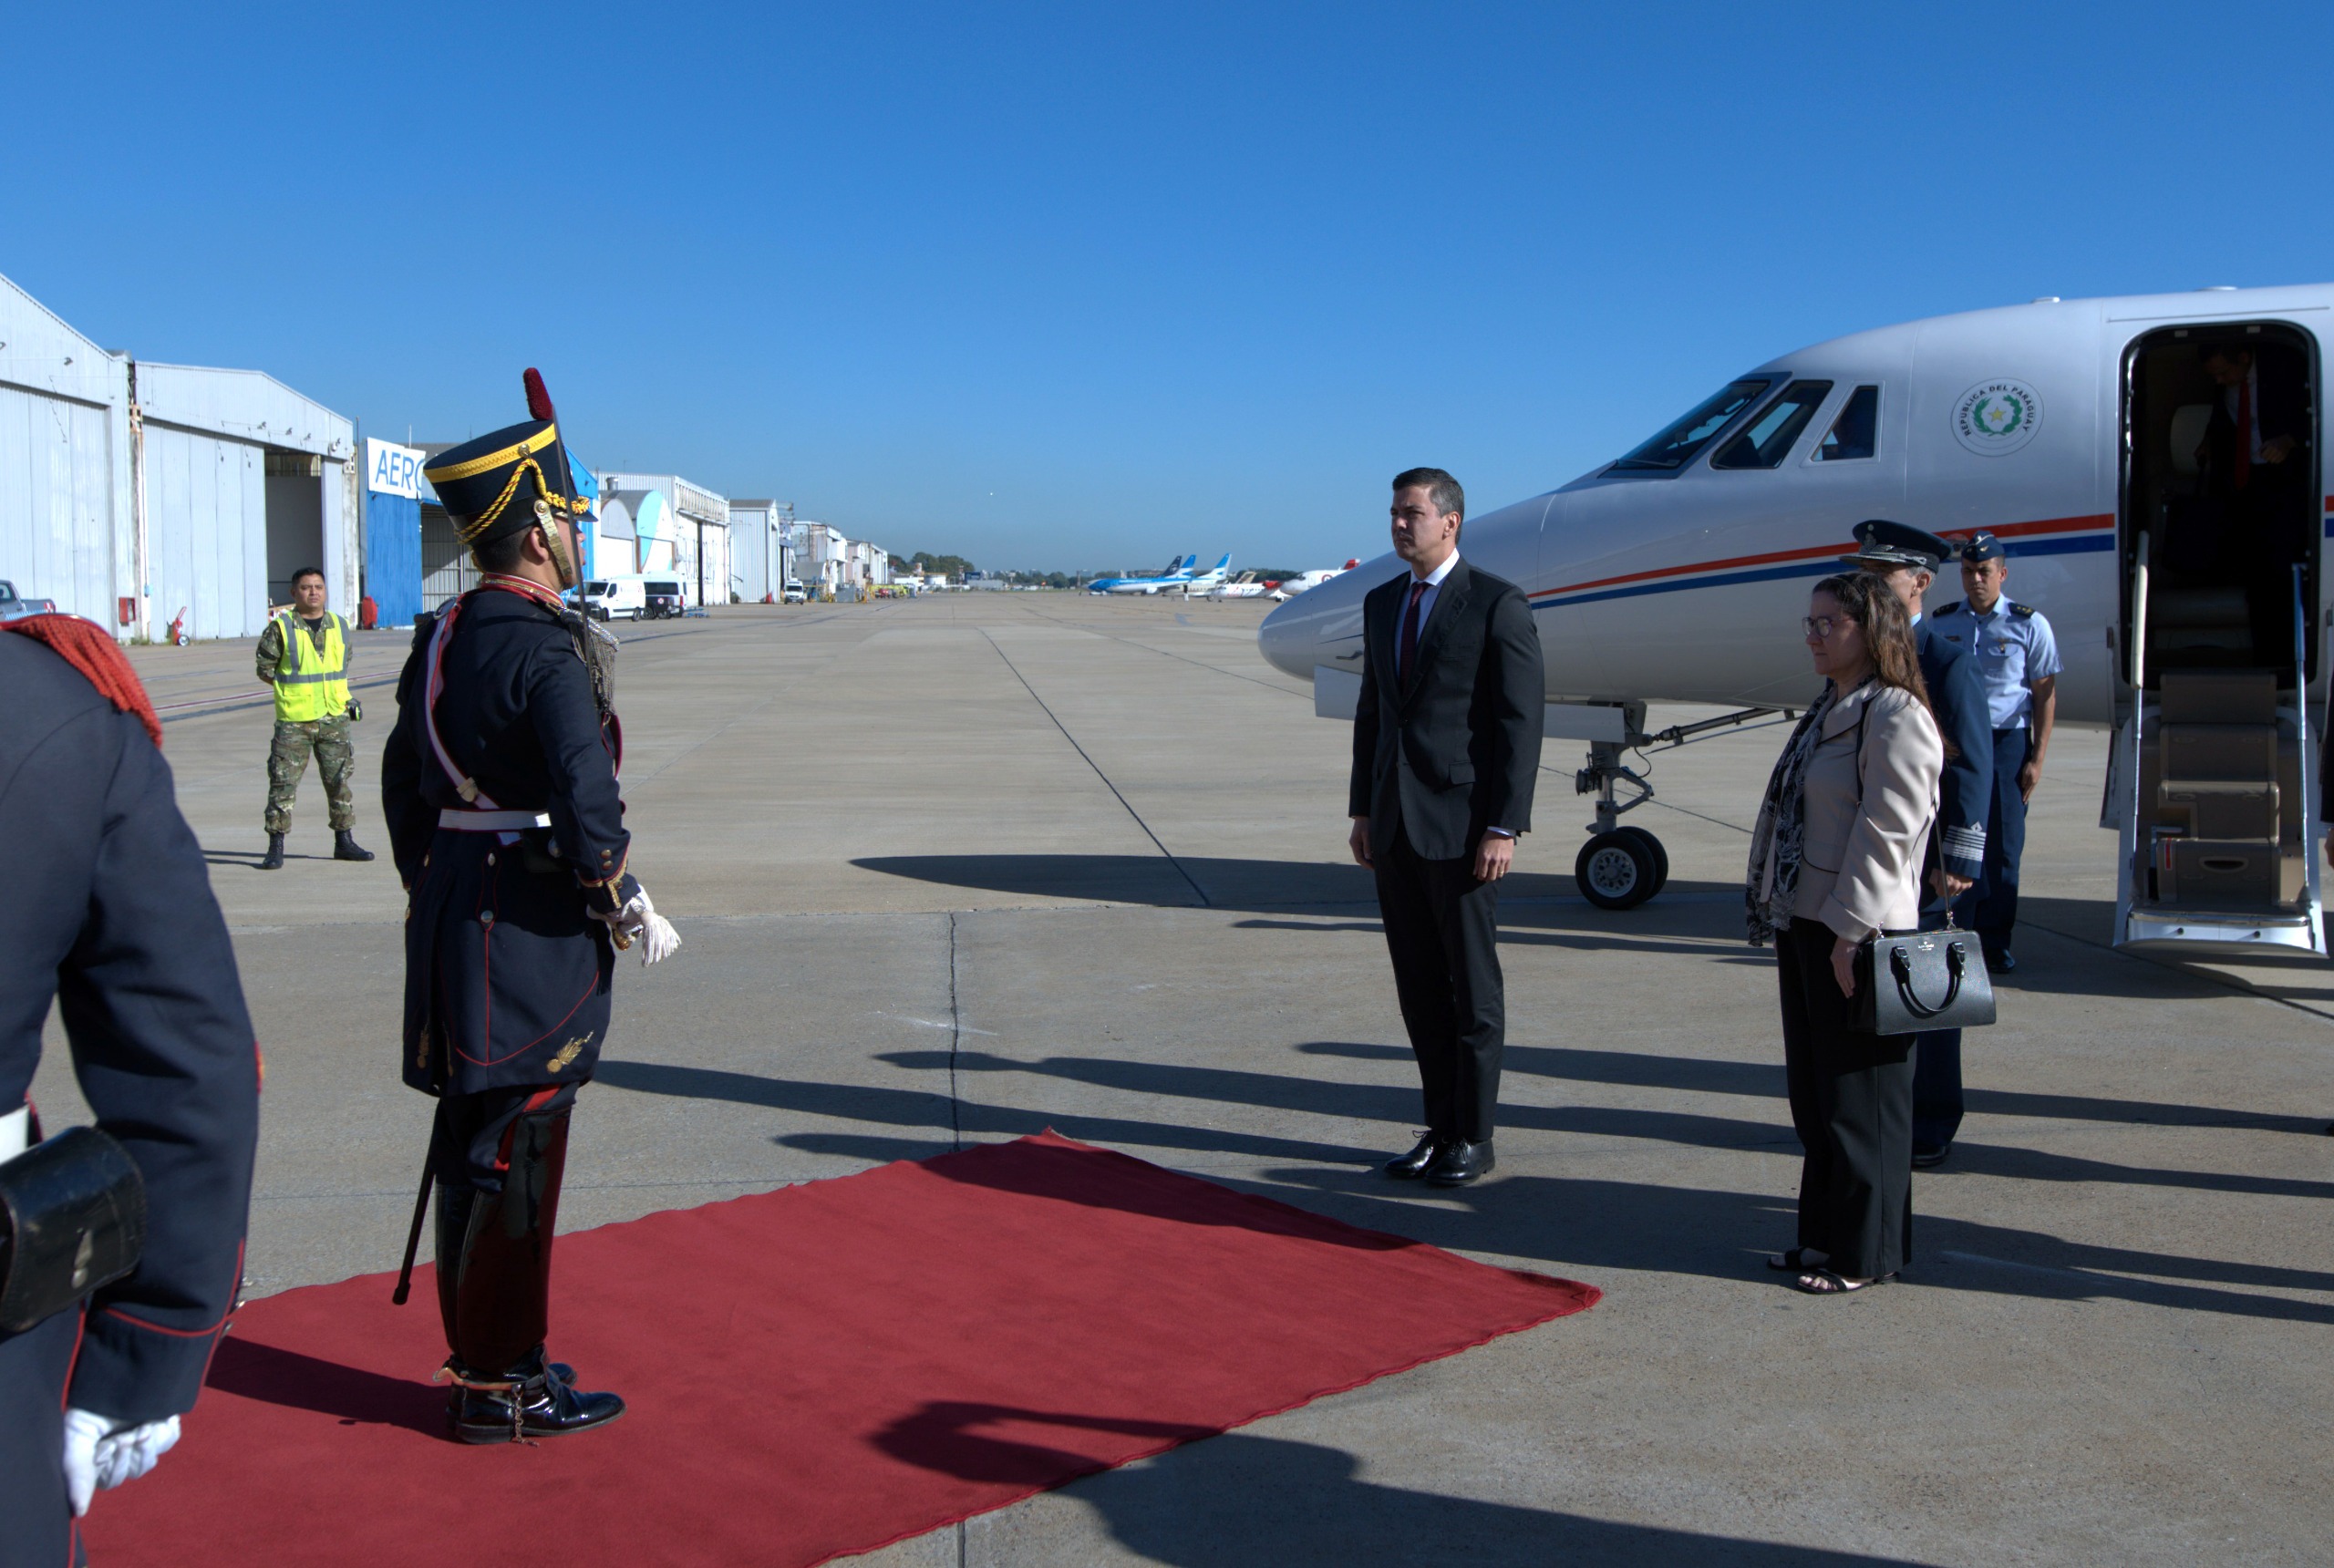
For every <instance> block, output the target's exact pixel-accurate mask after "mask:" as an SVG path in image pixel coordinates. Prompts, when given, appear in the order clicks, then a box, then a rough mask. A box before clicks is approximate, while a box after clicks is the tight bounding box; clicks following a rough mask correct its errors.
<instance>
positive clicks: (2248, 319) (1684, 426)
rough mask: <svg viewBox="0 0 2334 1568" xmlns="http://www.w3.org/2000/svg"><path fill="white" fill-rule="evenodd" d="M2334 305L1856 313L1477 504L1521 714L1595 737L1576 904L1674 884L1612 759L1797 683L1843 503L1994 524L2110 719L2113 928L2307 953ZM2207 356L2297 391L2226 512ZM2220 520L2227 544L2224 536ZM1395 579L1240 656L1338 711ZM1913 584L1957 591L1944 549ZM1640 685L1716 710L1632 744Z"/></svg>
mask: <svg viewBox="0 0 2334 1568" xmlns="http://www.w3.org/2000/svg"><path fill="white" fill-rule="evenodd" d="M2329 313H2334V284H2319V285H2307V286H2298V287H2291V288H2259V289H2244V290H2234V289H2207V290H2200V291H2197V292H2195V293H2188V294H2147V295H2138V296H2131V297H2124V298H2113V299H2091V300H2060V299H2041V300H2037V301H2035V302H2033V303H2032V304H2023V305H2015V306H2009V307H2005V308H2001V309H1994V310H1981V311H1974V312H1969V313H1967V314H1963V315H1947V316H1937V317H1933V318H1930V319H1928V320H1924V321H1915V322H1909V323H1905V324H1903V325H1895V326H1885V327H1881V328H1878V329H1876V330H1874V331H1869V332H1860V333H1856V334H1854V335H1849V336H1846V337H1840V338H1835V339H1833V340H1832V341H1830V342H1827V343H1820V344H1817V345H1814V346H1812V347H1808V348H1805V349H1802V350H1801V351H1799V352H1797V353H1795V354H1787V355H1784V356H1781V357H1780V358H1777V359H1773V360H1770V361H1769V362H1768V363H1766V364H1765V365H1762V366H1758V367H1757V368H1755V369H1752V370H1749V371H1746V372H1744V373H1743V374H1742V375H1740V376H1739V377H1735V378H1734V379H1733V380H1731V381H1730V382H1729V383H1728V384H1727V385H1726V386H1725V387H1723V388H1721V389H1720V391H1719V392H1718V393H1717V394H1716V395H1715V396H1713V397H1709V399H1707V400H1705V401H1704V402H1702V403H1700V404H1699V405H1697V406H1696V407H1694V408H1693V409H1692V410H1690V411H1689V413H1687V414H1686V415H1685V417H1684V418H1680V419H1678V420H1677V421H1676V422H1675V423H1673V424H1670V425H1668V426H1666V427H1664V428H1662V429H1661V430H1660V431H1659V432H1658V434H1657V435H1655V436H1654V437H1653V438H1651V439H1650V440H1648V441H1647V442H1645V443H1644V444H1643V445H1642V446H1639V447H1637V449H1634V450H1632V451H1631V452H1629V453H1627V455H1625V456H1623V457H1620V458H1618V459H1615V460H1614V461H1612V462H1609V463H1606V464H1604V465H1603V466H1601V467H1599V468H1596V469H1593V470H1591V471H1590V472H1588V473H1586V474H1584V475H1583V476H1582V477H1580V478H1579V479H1577V480H1574V481H1573V482H1572V483H1570V484H1568V485H1565V486H1564V487H1562V488H1561V489H1558V490H1552V491H1549V492H1548V493H1546V494H1544V495H1540V496H1535V497H1534V498H1533V499H1531V500H1525V501H1521V502H1518V503H1516V504H1514V505H1511V506H1507V507H1503V508H1502V509H1500V510H1499V511H1491V512H1486V513H1484V514H1483V515H1482V516H1480V517H1475V518H1471V519H1470V520H1469V521H1468V522H1467V524H1466V527H1465V529H1464V531H1463V532H1462V533H1461V540H1460V549H1461V552H1463V553H1464V554H1465V555H1466V556H1467V557H1468V559H1469V560H1471V561H1472V562H1476V563H1477V564H1479V565H1481V566H1483V567H1485V568H1488V569H1489V570H1490V571H1492V572H1494V573H1498V574H1500V575H1501V576H1503V577H1507V578H1509V579H1512V580H1513V581H1514V582H1515V583H1519V584H1521V585H1523V588H1524V589H1525V591H1526V592H1527V593H1529V594H1530V596H1531V600H1532V604H1533V607H1534V611H1535V612H1536V614H1537V619H1538V623H1539V626H1540V636H1541V643H1542V645H1543V647H1544V651H1545V655H1546V665H1547V672H1548V676H1547V681H1548V684H1547V698H1548V704H1549V707H1548V709H1547V718H1546V733H1547V734H1548V735H1549V736H1550V737H1552V738H1563V739H1574V740H1585V741H1587V742H1588V743H1589V754H1588V766H1587V768H1586V769H1584V770H1583V772H1582V773H1581V774H1580V775H1579V788H1580V789H1581V791H1582V792H1583V793H1589V792H1594V793H1596V796H1597V798H1598V799H1597V804H1596V824H1595V825H1594V827H1593V829H1592V832H1593V834H1594V836H1593V837H1591V838H1590V840H1589V841H1588V842H1587V843H1586V844H1585V845H1584V846H1583V848H1582V850H1581V852H1580V855H1579V858H1578V861H1576V863H1575V875H1576V877H1577V878H1578V880H1579V882H1580V886H1581V890H1582V892H1584V893H1585V894H1586V895H1587V896H1588V897H1589V898H1590V899H1592V900H1593V901H1595V902H1596V903H1602V904H1605V905H1606V906H1607V907H1614V908H1627V907H1628V906H1630V905H1632V904H1634V903H1638V902H1641V901H1642V900H1643V899H1645V898H1647V897H1649V896H1651V895H1652V894H1653V893H1654V892H1658V889H1659V885H1660V882H1661V881H1662V878H1663V877H1664V876H1665V875H1666V865H1665V859H1666V858H1665V857H1664V856H1662V854H1661V852H1660V846H1659V845H1658V842H1656V841H1654V839H1653V837H1652V835H1651V834H1649V833H1647V832H1646V831H1645V830H1642V829H1639V828H1636V827H1634V826H1631V827H1623V826H1621V825H1620V823H1619V818H1620V816H1621V814H1622V813H1623V812H1625V811H1627V810H1630V809H1631V808H1632V807H1634V806H1637V805H1638V804H1641V803H1642V802H1643V801H1644V800H1646V799H1650V798H1651V795H1652V790H1651V788H1650V786H1649V785H1647V783H1646V782H1645V781H1644V780H1643V779H1640V778H1639V777H1638V776H1637V773H1636V772H1634V771H1632V770H1631V769H1628V768H1627V767H1625V766H1623V762H1622V758H1623V757H1624V755H1625V754H1626V753H1627V752H1629V751H1632V750H1637V749H1641V748H1648V747H1658V746H1663V745H1675V744H1682V743H1684V742H1685V741H1686V740H1688V739H1689V738H1690V736H1691V734H1692V733H1693V732H1695V731H1697V730H1701V729H1708V728H1711V727H1719V726H1723V725H1727V724H1730V723H1736V722H1740V721H1742V720H1744V719H1748V718H1750V717H1757V716H1760V715H1764V714H1769V713H1773V712H1776V711H1777V710H1783V711H1789V710H1793V709H1797V708H1802V707H1804V706H1805V705H1806V704H1807V703H1809V702H1810V701H1812V699H1813V697H1814V696H1816V694H1817V691H1818V689H1819V686H1820V683H1819V682H1818V681H1817V680H1816V679H1815V677H1814V676H1812V675H1810V673H1809V671H1808V659H1807V651H1806V648H1805V647H1804V645H1802V641H1801V637H1800V633H1799V618H1800V617H1801V616H1802V614H1805V612H1806V602H1807V589H1808V587H1809V584H1810V583H1812V581H1813V580H1814V579H1815V578H1817V577H1820V576H1822V575H1823V574H1824V573H1829V572H1833V571H1836V570H1839V567H1838V564H1837V558H1838V557H1839V556H1840V555H1841V554H1842V553H1843V552H1845V551H1846V550H1847V549H1848V548H1849V547H1850V545H1851V542H1852V539H1851V530H1852V528H1853V527H1854V524H1855V523H1856V522H1857V521H1860V520H1862V519H1864V518H1871V517H1885V518H1894V519H1896V520H1898V521H1905V522H1909V523H1914V524H1916V525H1918V526H1920V527H1923V528H1926V529H1929V530H1931V531H1935V532H1937V533H1940V534H1944V535H1946V536H1947V537H1949V538H1952V537H1965V536H1967V535H1968V534H1970V533H1973V532H1976V531H1980V530H1984V531H1991V532H1992V533H1994V534H1995V535H1996V536H1998V538H2000V539H2001V540H2002V541H2003V542H2004V543H2005V544H2006V545H2007V546H2008V548H2009V553H2010V554H2011V555H2012V556H2013V557H2014V558H2015V559H2014V561H2013V562H2012V571H2013V582H2012V585H2011V593H2012V595H2013V597H2015V598H2016V599H2017V600H2019V602H2021V603H2032V604H2034V605H2036V606H2038V607H2039V608H2040V609H2041V610H2043V611H2044V612H2045V613H2047V614H2049V616H2050V620H2051V623H2052V624H2053V626H2054V627H2055V628H2056V631H2057V634H2058V644H2059V648H2060V654H2061V656H2062V657H2063V659H2064V661H2065V669H2064V672H2063V673H2062V674H2061V675H2060V677H2059V683H2058V693H2059V707H2058V712H2059V719H2060V722H2061V723H2069V724H2078V725H2086V726H2098V727H2108V728H2111V729H2112V731H2113V738H2112V745H2111V748H2110V762H2109V767H2108V776H2107V779H2106V781H2105V789H2104V791H2103V799H2104V804H2103V807H2102V820H2101V825H2102V827H2106V828H2112V829H2113V830H2115V831H2116V833H2117V835H2118V839H2119V842H2120V851H2119V853H2120V861H2119V872H2118V893H2117V908H2116V923H2115V940H2116V941H2117V942H2118V944H2149V945H2157V946H2172V947H2179V946H2187V945H2195V946H2199V947H2203V948H2205V949H2208V950H2214V951H2229V950H2241V949H2246V948H2258V947H2262V946H2282V947H2288V948H2298V949H2301V950H2304V951H2309V952H2323V951H2324V938H2323V935H2322V934H2321V930H2320V921H2319V913H2320V906H2319V869H2318V865H2319V863H2318V857H2317V855H2316V853H2315V852H2314V837H2315V835H2316V834H2317V832H2318V831H2319V830H2318V828H2317V826H2316V824H2317V821H2318V814H2319V779H2318V778H2317V772H2318V758H2319V739H2320V736H2321V732H2322V724H2323V716H2324V714H2325V710H2326V697H2327V675H2326V670H2325V661H2324V660H2323V657H2322V655H2321V653H2320V643H2321V638H2320V631H2321V629H2322V628H2323V627H2325V626H2327V625H2328V624H2329V610H2328V602H2329V593H2328V584H2327V583H2326V581H2325V574H2324V573H2322V572H2321V570H2320V555H2321V552H2322V551H2323V548H2324V545H2325V541H2326V537H2327V533H2328V531H2329V528H2334V521H2329V520H2330V519H2334V496H2329V495H2328V494H2327V492H2326V486H2325V483H2324V481H2323V480H2322V479H2321V477H2320V457H2319V454H2320V452H2321V451H2322V449H2323V446H2324V433H2323V430H2322V428H2321V427H2322V421H2323V420H2324V418H2325V414H2324V412H2323V407H2322V403H2321V400H2320V397H2319V375H2320V371H2319V358H2320V354H2319V333H2320V331H2321V329H2323V328H2326V327H2327V326H2328V325H2329V324H2334V314H2329ZM2207 361H2217V365H2218V368H2217V370H2216V371H2208V370H2207V368H2206V363H2207ZM2233 364H2234V365H2238V366H2244V365H2248V364H2249V365H2250V366H2252V367H2253V371H2252V374H2253V375H2254V376H2255V377H2256V378H2257V385H2258V386H2259V387H2270V388H2271V390H2270V391H2263V392H2261V393H2259V394H2258V396H2259V397H2260V398H2261V399H2262V401H2261V403H2260V404H2259V405H2258V407H2267V406H2268V401H2269V399H2270V397H2271V396H2272V392H2276V393H2277V395H2278V396H2281V397H2284V398H2285V399H2286V401H2287V403H2288V406H2289V407H2295V408H2301V409H2307V410H2308V413H2307V416H2306V419H2305V420H2304V421H2303V422H2302V425H2301V433H2300V436H2299V438H2298V444H2297V445H2296V446H2294V448H2293V449H2292V450H2291V451H2290V453H2289V454H2288V455H2287V456H2286V458H2285V459H2284V460H2285V462H2286V463H2288V464H2291V465H2294V467H2292V468H2291V469H2280V470H2278V472H2277V474H2276V475H2275V476H2273V477H2274V479H2275V480H2276V482H2275V483H2274V484H2272V485H2270V486H2269V487H2267V490H2255V491H2254V492H2252V493H2253V494H2254V496H2255V497H2256V498H2257V499H2256V500H2254V501H2252V502H2250V503H2247V504H2246V506H2245V507H2242V508H2240V507H2238V506H2236V505H2235V504H2233V503H2229V502H2227V501H2226V500H2225V499H2221V498H2219V497H2218V496H2217V495H2216V492H2213V491H2211V490H2209V487H2208V486H2207V485H2206V482H2205V475H2204V474H2202V473H2201V472H2200V470H2199V450H2200V448H2201V446H2202V444H2203V440H2204V437H2205V430H2206V428H2207V425H2208V424H2209V423H2210V422H2211V421H2212V420H2213V419H2214V418H2215V413H2214V405H2215V401H2216V400H2220V399H2224V398H2226V401H2223V402H2222V404H2221V406H2222V407H2224V408H2227V407H2234V406H2235V400H2236V392H2235V391H2234V390H2233V389H2230V388H2227V387H2224V386H2223V385H2222V384H2221V382H2220V381H2216V380H2215V375H2219V376H2221V377H2223V378H2224V379H2225V378H2226V376H2227V374H2228V370H2229V366H2231V365H2233ZM2238 378H2239V379H2240V380H2242V379H2243V377H2242V375H2240V376H2239V377H2238ZM2273 381H2275V382H2277V383H2278V387H2271V384H2272V382H2273ZM2218 417H2219V418H2222V419H2224V420H2226V418H2227V416H2226V414H2224V415H2221V416H2218ZM2267 460H2272V459H2256V466H2257V467H2258V465H2259V463H2261V462H2263V461H2267ZM2262 471H2264V472H2266V471H2267V470H2266V469H2264V470H2262ZM2272 493H2273V494H2274V495H2275V497H2277V499H2276V500H2275V501H2274V502H2272V501H2270V500H2260V499H2258V498H2260V497H2262V496H2264V495H2267V494H2272ZM2287 511H2290V512H2291V513H2292V516H2291V517H2290V518H2288V517H2287V516H2285V515H2284V514H2285V513H2286V512H2287ZM2272 512H2274V513H2275V515H2271V513H2272ZM2240 514H2249V521H2247V522H2246V525H2245V526H2246V531H2245V533H2244V534H2243V535H2242V537H2241V542H2240V541H2239V540H2237V539H2236V538H2232V540H2231V541H2230V542H2228V543H2227V546H2226V548H2224V541H2223V540H2222V539H2221V538H2219V537H2216V536H2215V534H2216V531H2220V530H2223V529H2226V528H2230V527H2232V526H2233V525H2232V524H2231V523H2230V522H2229V521H2227V520H2229V519H2231V518H2233V517H2236V516H2238V515H2240ZM2288 541H2289V542H2288ZM1401 570H1402V567H1401V563H1400V562H1399V561H1398V560H1396V559H1395V558H1394V557H1393V556H1392V555H1390V554H1389V555H1384V556H1381V557H1379V558H1378V559H1376V560H1373V561H1371V562H1369V563H1368V564H1367V565H1366V566H1363V567H1361V568H1360V569H1359V570H1358V571H1354V572H1350V573H1346V574H1345V575H1343V576H1340V577H1337V578H1336V579H1333V580H1332V581H1330V582H1328V583H1324V584H1322V585H1320V586H1318V587H1316V588H1314V589H1312V590H1311V591H1309V592H1307V593H1305V594H1304V595H1303V596H1302V597H1301V598H1298V599H1295V600H1292V601H1290V602H1289V603H1284V604H1282V605H1280V606H1279V607H1278V608H1276V609H1275V610H1274V611H1273V613H1272V614H1270V615H1268V616H1267V617H1265V623H1264V625H1263V628H1262V630H1261V632H1260V634H1259V639H1258V640H1259V645H1260V647H1261V650H1262V652H1263V654H1264V655H1265V657H1266V658H1267V659H1269V660H1270V661H1271V662H1272V663H1273V664H1274V665H1277V666H1279V667H1280V668H1281V669H1283V670H1286V671H1287V672H1289V673H1290V674H1293V675H1297V676H1306V677H1309V678H1311V679H1312V681H1313V683H1314V694H1315V711H1316V712H1317V713H1319V714H1321V715H1323V716H1324V717H1341V718H1349V717H1351V715H1352V711H1353V706H1354V701H1355V698H1356V696H1357V695H1358V690H1359V685H1360V676H1359V674H1358V669H1359V663H1360V659H1361V600H1362V595H1363V594H1365V593H1368V591H1369V590H1370V589H1371V588H1373V587H1375V586H1377V585H1378V584H1379V583H1383V582H1385V581H1386V580H1387V579H1388V578H1389V577H1391V576H1394V575H1395V574H1397V573H1399V572H1400V571H1401ZM1931 597H1932V602H1933V603H1936V604H1939V605H1942V604H1944V603H1947V602H1949V601H1951V600H1952V599H1954V598H1957V597H1958V593H1957V584H1956V583H1955V581H1954V576H1953V573H1951V571H1950V570H1949V569H1948V571H1947V573H1946V574H1945V580H1944V581H1943V582H1942V583H1939V584H1938V586H1937V587H1936V589H1935V590H1933V592H1932V595H1931ZM2288 609H2289V610H2290V617H2289V618H2288V619H2286V620H2284V622H2283V625H2288V626H2291V627H2292V628H2293V630H2291V631H2287V630H2284V629H2282V626H2281V623H2280V618H2281V617H2286V615H2287V611H2288ZM2265 615H2266V616H2267V620H2266V621H2265V618H2264V617H2265ZM2265 625H2266V626H2267V627H2268V628H2269V630H2267V631H2265V630H2264V627H2265ZM2296 641H2298V642H2299V644H2300V645H2301V649H2302V654H2301V658H2300V660H2299V662H2298V667H2299V673H2298V675H2297V673H2296V661H2295V660H2294V659H2293V657H2292V656H2291V655H2290V653H2289V652H2288V651H2287V650H2288V649H2290V648H2291V647H2292V646H2293V645H2294V644H2295V642H2296ZM2142 654H2143V655H2144V659H2143V658H2142V657H2141V655H2142ZM1648 700H1657V701H1678V702H1692V703H1720V704H1725V705H1728V706H1729V707H1733V708H1735V709H1736V710H1737V711H1736V712H1735V713H1732V714H1730V715H1728V716H1727V717H1724V718H1720V719H1713V720H1709V721H1708V722H1707V724H1705V725H1700V726H1686V727H1680V728H1672V729H1669V730H1665V731H1663V732H1661V733H1660V734H1658V735H1648V734H1647V733H1646V731H1645V705H1646V703H1647V701H1648ZM1552 759H1553V754H1552ZM1623 789H1626V790H1627V795H1626V797H1624V796H1623V794H1622V790H1623Z"/></svg>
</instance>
